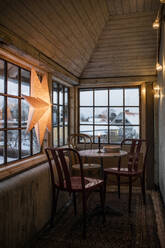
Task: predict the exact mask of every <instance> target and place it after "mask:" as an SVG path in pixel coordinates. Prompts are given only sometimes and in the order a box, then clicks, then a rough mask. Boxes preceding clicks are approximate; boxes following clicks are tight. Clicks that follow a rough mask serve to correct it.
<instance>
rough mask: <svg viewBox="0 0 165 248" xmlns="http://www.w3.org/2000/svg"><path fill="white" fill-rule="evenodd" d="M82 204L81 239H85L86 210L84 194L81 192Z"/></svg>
mask: <svg viewBox="0 0 165 248" xmlns="http://www.w3.org/2000/svg"><path fill="white" fill-rule="evenodd" d="M82 204H83V206H82V207H83V239H86V210H87V206H86V205H87V202H86V195H85V192H82Z"/></svg>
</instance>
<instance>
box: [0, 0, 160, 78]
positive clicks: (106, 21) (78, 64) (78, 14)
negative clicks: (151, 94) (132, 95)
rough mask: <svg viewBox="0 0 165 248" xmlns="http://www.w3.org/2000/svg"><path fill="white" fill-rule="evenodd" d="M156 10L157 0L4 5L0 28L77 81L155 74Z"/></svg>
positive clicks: (25, 0) (45, 0)
mask: <svg viewBox="0 0 165 248" xmlns="http://www.w3.org/2000/svg"><path fill="white" fill-rule="evenodd" d="M158 6H159V0H60V1H59V0H19V1H18V0H12V1H11V0H5V1H0V10H1V14H0V27H2V28H5V29H7V30H9V31H10V32H12V33H13V34H14V35H15V36H17V38H19V39H20V40H23V41H24V42H25V44H26V43H27V44H28V45H31V46H32V47H33V48H35V49H37V50H39V51H40V52H41V55H42V54H44V55H46V56H47V57H48V58H50V59H52V60H53V61H54V62H56V63H57V64H58V65H60V66H61V67H62V68H64V69H66V71H68V72H70V73H71V74H73V75H74V76H76V77H78V78H96V77H97V78H104V77H120V76H133V75H154V74H155V73H156V72H155V57H156V32H155V31H154V30H153V29H152V22H153V20H154V18H155V13H156V12H157V10H158ZM0 38H1V33H0ZM17 40H18V39H17ZM15 46H17V44H15ZM25 50H26V49H25ZM38 59H40V58H38Z"/></svg>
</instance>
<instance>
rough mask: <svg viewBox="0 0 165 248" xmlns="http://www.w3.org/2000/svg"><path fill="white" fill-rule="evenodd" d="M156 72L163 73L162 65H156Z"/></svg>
mask: <svg viewBox="0 0 165 248" xmlns="http://www.w3.org/2000/svg"><path fill="white" fill-rule="evenodd" d="M156 70H157V71H162V65H160V64H159V63H156Z"/></svg>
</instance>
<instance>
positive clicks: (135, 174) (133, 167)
mask: <svg viewBox="0 0 165 248" xmlns="http://www.w3.org/2000/svg"><path fill="white" fill-rule="evenodd" d="M128 142H130V143H131V144H130V150H129V152H128V156H127V159H128V163H127V167H126V168H121V159H119V163H118V168H106V169H104V185H105V192H106V182H107V177H108V176H109V175H115V176H116V177H117V181H118V196H119V198H120V184H121V183H120V177H127V178H128V181H127V183H126V184H128V185H129V201H128V210H129V212H131V200H132V183H133V182H134V181H135V180H137V179H138V178H140V182H141V190H142V195H143V202H144V204H145V169H146V161H147V155H148V151H149V146H148V144H147V142H146V140H142V139H125V140H123V141H122V143H121V148H122V149H123V146H124V145H125V144H126V143H128ZM142 144H145V152H144V153H143V156H140V155H141V148H142ZM141 157H143V159H142V160H143V161H142V166H141V168H140V163H139V161H140V158H141Z"/></svg>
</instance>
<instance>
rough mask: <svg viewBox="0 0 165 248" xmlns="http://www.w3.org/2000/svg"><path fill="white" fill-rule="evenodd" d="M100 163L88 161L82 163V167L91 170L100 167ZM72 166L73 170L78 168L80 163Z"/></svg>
mask: <svg viewBox="0 0 165 248" xmlns="http://www.w3.org/2000/svg"><path fill="white" fill-rule="evenodd" d="M100 166H101V165H100V164H90V163H84V164H83V169H84V170H91V169H92V170H93V169H100ZM72 168H73V169H75V170H80V164H73V165H72Z"/></svg>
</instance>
